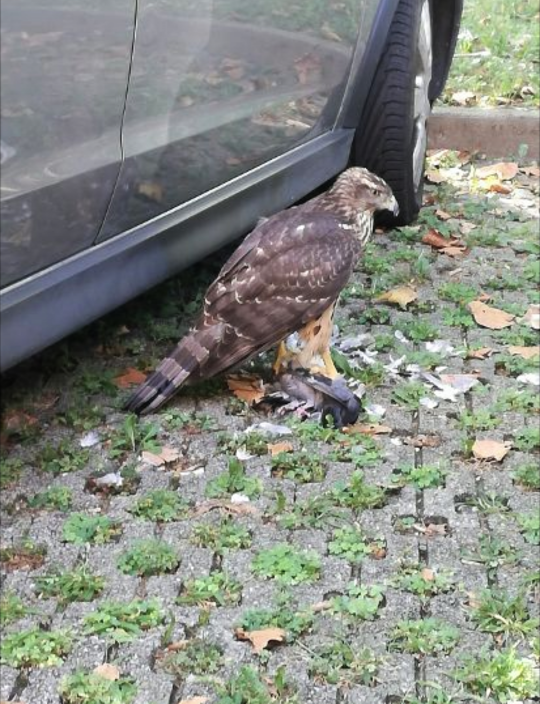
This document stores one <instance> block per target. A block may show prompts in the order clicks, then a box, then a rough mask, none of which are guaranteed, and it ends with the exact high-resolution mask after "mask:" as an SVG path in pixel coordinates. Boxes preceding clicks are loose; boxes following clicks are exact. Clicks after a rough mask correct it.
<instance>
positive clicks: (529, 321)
mask: <svg viewBox="0 0 540 704" xmlns="http://www.w3.org/2000/svg"><path fill="white" fill-rule="evenodd" d="M518 322H519V323H524V324H525V325H528V326H529V327H530V328H532V329H533V330H540V305H538V303H531V305H530V306H529V308H528V309H527V312H526V313H525V315H524V316H523V317H522V318H519V320H518Z"/></svg>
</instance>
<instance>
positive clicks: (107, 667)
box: [93, 662, 120, 682]
mask: <svg viewBox="0 0 540 704" xmlns="http://www.w3.org/2000/svg"><path fill="white" fill-rule="evenodd" d="M93 672H94V674H95V675H99V676H100V677H103V679H104V680H110V681H111V682H116V680H119V679H120V670H119V669H118V668H117V667H116V666H115V665H111V664H110V663H108V662H104V663H103V665H98V666H97V667H94V669H93Z"/></svg>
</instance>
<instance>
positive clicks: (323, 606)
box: [311, 599, 332, 614]
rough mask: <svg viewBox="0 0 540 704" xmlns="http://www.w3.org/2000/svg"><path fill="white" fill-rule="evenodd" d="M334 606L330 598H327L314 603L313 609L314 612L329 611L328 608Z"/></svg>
mask: <svg viewBox="0 0 540 704" xmlns="http://www.w3.org/2000/svg"><path fill="white" fill-rule="evenodd" d="M331 608H332V602H331V601H330V599H325V600H324V601H318V602H317V603H316V604H312V606H311V611H313V613H315V614H318V613H320V612H321V611H328V609H331Z"/></svg>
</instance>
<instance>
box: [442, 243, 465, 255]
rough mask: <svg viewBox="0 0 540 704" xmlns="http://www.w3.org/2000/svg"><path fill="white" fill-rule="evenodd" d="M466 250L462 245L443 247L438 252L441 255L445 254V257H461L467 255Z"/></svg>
mask: <svg viewBox="0 0 540 704" xmlns="http://www.w3.org/2000/svg"><path fill="white" fill-rule="evenodd" d="M468 251H469V250H468V248H467V246H466V245H464V244H460V245H450V246H449V247H443V248H442V249H441V250H440V252H441V254H446V256H447V257H463V256H465V255H466V254H467V253H468Z"/></svg>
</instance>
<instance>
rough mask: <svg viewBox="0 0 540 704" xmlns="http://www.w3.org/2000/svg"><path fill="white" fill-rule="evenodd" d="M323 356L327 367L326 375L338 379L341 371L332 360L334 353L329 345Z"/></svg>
mask: <svg viewBox="0 0 540 704" xmlns="http://www.w3.org/2000/svg"><path fill="white" fill-rule="evenodd" d="M321 357H322V358H323V362H324V368H325V369H326V376H329V377H330V379H336V378H337V377H338V376H339V372H338V370H337V369H336V365H335V364H334V362H333V360H332V354H331V352H330V348H329V347H327V348H326V349H325V350H324V352H323V353H322V354H321Z"/></svg>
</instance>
